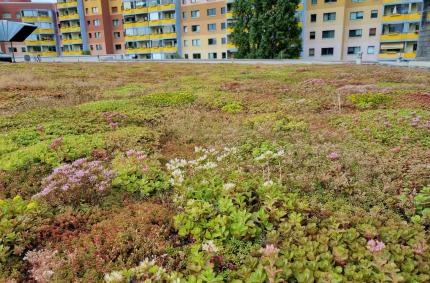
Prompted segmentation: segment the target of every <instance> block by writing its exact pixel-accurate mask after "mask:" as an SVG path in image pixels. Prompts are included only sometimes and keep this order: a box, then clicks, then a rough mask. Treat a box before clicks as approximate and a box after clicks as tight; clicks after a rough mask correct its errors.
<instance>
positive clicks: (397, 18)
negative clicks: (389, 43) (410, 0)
mask: <svg viewBox="0 0 430 283" xmlns="http://www.w3.org/2000/svg"><path fill="white" fill-rule="evenodd" d="M420 20H421V14H420V13H413V14H394V15H389V16H384V17H382V22H404V21H420Z"/></svg>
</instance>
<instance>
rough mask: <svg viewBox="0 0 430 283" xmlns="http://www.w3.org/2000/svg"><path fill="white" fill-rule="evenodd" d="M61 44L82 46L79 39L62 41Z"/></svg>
mask: <svg viewBox="0 0 430 283" xmlns="http://www.w3.org/2000/svg"><path fill="white" fill-rule="evenodd" d="M63 44H82V39H81V38H73V39H63Z"/></svg>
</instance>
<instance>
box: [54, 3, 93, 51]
mask: <svg viewBox="0 0 430 283" xmlns="http://www.w3.org/2000/svg"><path fill="white" fill-rule="evenodd" d="M82 2H83V0H58V3H57V9H58V21H59V26H60V32H61V51H62V52H61V53H62V55H83V54H85V51H88V39H87V36H86V26H85V18H84V13H83V3H82Z"/></svg>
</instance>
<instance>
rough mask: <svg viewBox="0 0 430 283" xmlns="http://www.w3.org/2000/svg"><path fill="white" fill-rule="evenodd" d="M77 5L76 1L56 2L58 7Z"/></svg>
mask: <svg viewBox="0 0 430 283" xmlns="http://www.w3.org/2000/svg"><path fill="white" fill-rule="evenodd" d="M77 6H78V2H77V1H72V2H66V3H57V8H58V9H65V8H72V7H77Z"/></svg>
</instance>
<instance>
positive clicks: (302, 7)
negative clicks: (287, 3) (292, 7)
mask: <svg viewBox="0 0 430 283" xmlns="http://www.w3.org/2000/svg"><path fill="white" fill-rule="evenodd" d="M304 9H305V6H304V5H303V4H302V3H300V4H299V5H298V6H297V8H296V10H297V11H303V10H304Z"/></svg>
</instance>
